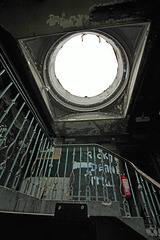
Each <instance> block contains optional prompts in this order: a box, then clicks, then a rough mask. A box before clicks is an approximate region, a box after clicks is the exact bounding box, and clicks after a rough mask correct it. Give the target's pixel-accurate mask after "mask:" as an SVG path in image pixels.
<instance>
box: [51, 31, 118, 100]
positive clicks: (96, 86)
mask: <svg viewBox="0 0 160 240" xmlns="http://www.w3.org/2000/svg"><path fill="white" fill-rule="evenodd" d="M117 68H118V63H117V59H116V56H115V53H114V50H113V48H112V46H111V45H110V44H109V43H107V42H106V40H105V39H103V38H102V37H98V36H96V35H95V34H85V35H77V36H75V37H73V38H71V39H70V40H68V41H67V42H66V43H65V44H64V45H63V47H62V48H61V49H60V50H59V52H58V54H57V56H56V60H55V74H56V77H57V79H58V80H59V82H60V83H61V85H62V86H63V88H64V89H66V90H67V91H68V92H70V93H71V94H73V95H76V96H79V97H86V96H87V97H93V96H96V95H98V94H100V93H102V92H103V91H104V90H106V89H107V88H108V87H109V86H110V85H111V84H112V83H113V81H114V79H115V78H116V75H117Z"/></svg>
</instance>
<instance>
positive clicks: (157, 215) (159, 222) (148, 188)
mask: <svg viewBox="0 0 160 240" xmlns="http://www.w3.org/2000/svg"><path fill="white" fill-rule="evenodd" d="M145 183H146V186H147V190H148V192H149V196H150V199H151V202H152V206H153V208H154V212H155V215H156V219H157V222H158V225H159V226H160V218H159V214H158V212H157V209H156V205H155V202H154V200H153V196H152V194H151V190H150V187H149V184H148V182H147V180H146V179H145Z"/></svg>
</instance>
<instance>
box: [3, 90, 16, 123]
mask: <svg viewBox="0 0 160 240" xmlns="http://www.w3.org/2000/svg"><path fill="white" fill-rule="evenodd" d="M18 97H19V93H17V95H16V96H15V98H14V99H12V100H11V104H10V105H9V106H8V107H7V109H6V110H5V111H4V114H3V115H2V117H1V118H0V123H1V122H2V121H3V119H4V118H5V116H6V115H7V114H8V112H9V110H10V109H11V107H12V106H13V105H15V103H16V100H17V98H18Z"/></svg>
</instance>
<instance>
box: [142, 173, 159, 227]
mask: <svg viewBox="0 0 160 240" xmlns="http://www.w3.org/2000/svg"><path fill="white" fill-rule="evenodd" d="M140 181H141V184H142V187H143V190H144V195H145V197H146V200H147V204H148V207H149V211H150V213H151V215H152V221H153V223H154V226H156V225H157V221H156V218H155V215H154V212H153V209H152V206H151V203H150V199H149V196H148V192H147V190H146V187H145V184H144V180H143V178H142V176H140Z"/></svg>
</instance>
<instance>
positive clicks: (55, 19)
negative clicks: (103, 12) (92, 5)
mask: <svg viewBox="0 0 160 240" xmlns="http://www.w3.org/2000/svg"><path fill="white" fill-rule="evenodd" d="M88 20H89V15H82V14H81V15H76V16H75V15H73V16H70V17H69V18H67V17H66V14H65V13H64V12H63V13H62V14H61V16H56V15H54V14H50V15H49V16H48V19H47V21H46V23H47V25H49V26H50V27H52V26H55V25H56V24H58V25H60V26H61V27H63V28H68V27H75V26H77V27H80V26H83V25H84V24H85V23H86V22H87V21H88Z"/></svg>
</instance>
